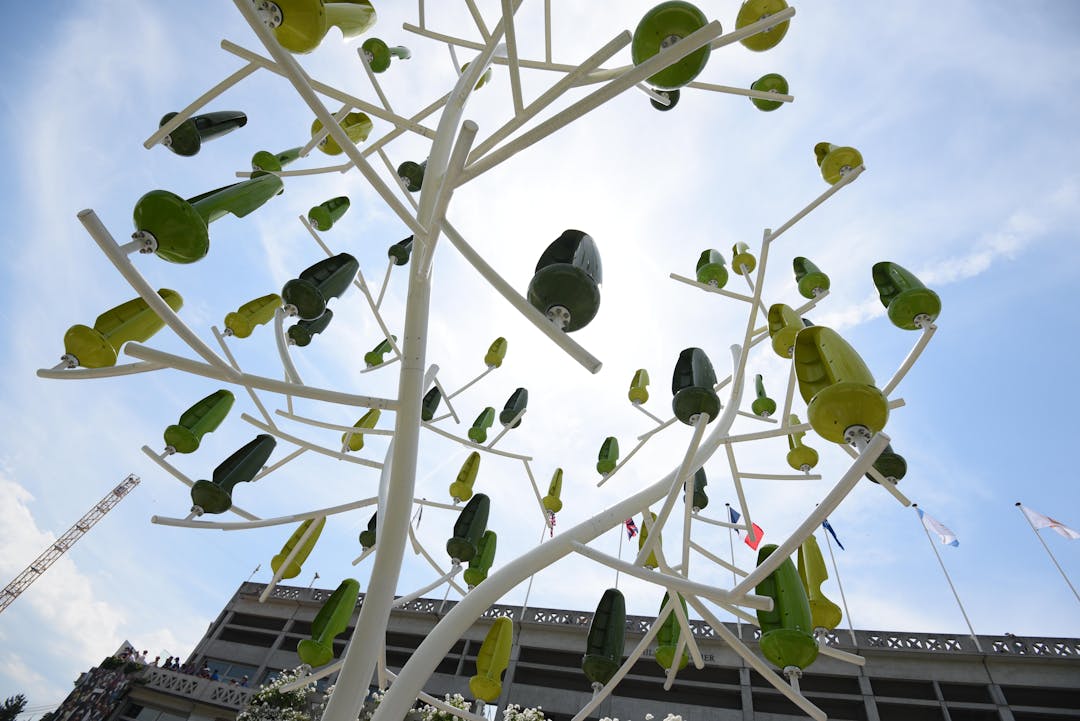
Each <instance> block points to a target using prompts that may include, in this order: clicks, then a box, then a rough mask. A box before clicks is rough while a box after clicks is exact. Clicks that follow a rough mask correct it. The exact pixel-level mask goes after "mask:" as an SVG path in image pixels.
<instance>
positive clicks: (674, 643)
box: [656, 593, 690, 671]
mask: <svg viewBox="0 0 1080 721" xmlns="http://www.w3.org/2000/svg"><path fill="white" fill-rule="evenodd" d="M676 595H678V594H676ZM668 598H669V596H668V594H666V593H665V594H664V599H663V600H662V601H660V611H663V610H664V606H666V605H667V603H668ZM678 599H679V603H680V604H681V605H682V610H683V615H684V616H686V599H685V598H683V597H682V596H681V595H678ZM660 611H658V612H657V613H659V612H660ZM687 618H689V616H687ZM680 633H682V628H681V627H680V626H679V617H678V616H676V615H675V611H668V615H667V616H666V617H665V618H664V621H663V623H661V624H660V630H659V631H657V633H656V662H657V663H658V664H660V666H661V668H665V669H669V668H671V667H672V665H673V664H674V663H675V651H676V650H678V647H679V634H680ZM688 663H690V654H689V653H687V651H686V649H685V648H684V649H683V652H682V658H680V659H679V668H678V670H679V671H682V670H683V669H684V668H686V665H687V664H688Z"/></svg>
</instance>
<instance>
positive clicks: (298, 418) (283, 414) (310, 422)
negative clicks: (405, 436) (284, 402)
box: [274, 410, 394, 436]
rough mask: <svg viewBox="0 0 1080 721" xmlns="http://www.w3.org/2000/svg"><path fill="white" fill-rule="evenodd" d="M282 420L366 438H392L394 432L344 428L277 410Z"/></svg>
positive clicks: (378, 429)
mask: <svg viewBox="0 0 1080 721" xmlns="http://www.w3.org/2000/svg"><path fill="white" fill-rule="evenodd" d="M274 413H276V414H277V415H279V416H281V417H282V418H288V419H289V420H290V421H296V422H297V423H303V424H305V425H309V426H315V427H316V428H325V429H326V430H328V431H341V432H342V433H351V434H356V433H362V434H364V435H365V436H392V435H394V432H393V431H392V430H389V429H382V428H357V427H356V426H343V425H339V424H337V423H326V422H325V421H319V420H315V419H314V418H307V417H305V416H298V415H296V414H295V413H289V412H288V411H283V410H276V411H274Z"/></svg>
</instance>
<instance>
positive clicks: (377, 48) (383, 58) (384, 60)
mask: <svg viewBox="0 0 1080 721" xmlns="http://www.w3.org/2000/svg"><path fill="white" fill-rule="evenodd" d="M360 51H361V52H363V53H364V56H365V57H366V58H367V61H368V65H370V66H371V72H373V73H385V72H386V71H387V70H389V69H390V62H391V58H398V59H399V60H408V59H409V58H411V57H412V53H411V52H409V49H408V48H406V47H402V46H400V45H397V46H394V47H390V46H389V45H387V44H386V42H385V41H383V40H380V39H379V38H368V39H367V40H365V41H364V43H363V44H362V45H361V46H360Z"/></svg>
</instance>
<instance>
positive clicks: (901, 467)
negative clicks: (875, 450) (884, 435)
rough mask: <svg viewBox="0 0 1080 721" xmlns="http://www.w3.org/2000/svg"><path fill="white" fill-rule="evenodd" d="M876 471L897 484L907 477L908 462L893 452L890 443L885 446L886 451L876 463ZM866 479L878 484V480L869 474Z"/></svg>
mask: <svg viewBox="0 0 1080 721" xmlns="http://www.w3.org/2000/svg"><path fill="white" fill-rule="evenodd" d="M874 470H875V471H877V472H878V473H880V474H881V475H883V476H885V478H886V479H887V480H891V481H893V482H897V481H900V480H901V479H903V477H904V476H906V475H907V461H906V460H905V459H904V457H903V456H902V455H900V454H899V453H897V452H896V451H894V450H893V447H892V444H891V443H890V444H889V445H887V446H885V450H883V451H882V452H881V455H880V456H878V457H877V460H875V461H874ZM866 477H867V478H869V479H870V480H871V481H874V483H877V480H876V479H875V478H874V477H873V476H872V475H870V474H869V473H867V474H866Z"/></svg>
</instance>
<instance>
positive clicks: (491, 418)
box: [469, 406, 495, 443]
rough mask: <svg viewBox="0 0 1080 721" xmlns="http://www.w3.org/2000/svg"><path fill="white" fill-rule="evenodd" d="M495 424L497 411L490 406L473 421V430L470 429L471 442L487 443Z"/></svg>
mask: <svg viewBox="0 0 1080 721" xmlns="http://www.w3.org/2000/svg"><path fill="white" fill-rule="evenodd" d="M494 424H495V409H494V408H492V407H491V406H488V407H487V408H485V409H484V410H482V411H480V415H478V416H477V417H476V420H474V421H473V424H472V428H470V429H469V440H470V441H472V442H473V443H484V442H486V441H487V434H488V430H489V429H490V428H491V426H493V425H494Z"/></svg>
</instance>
